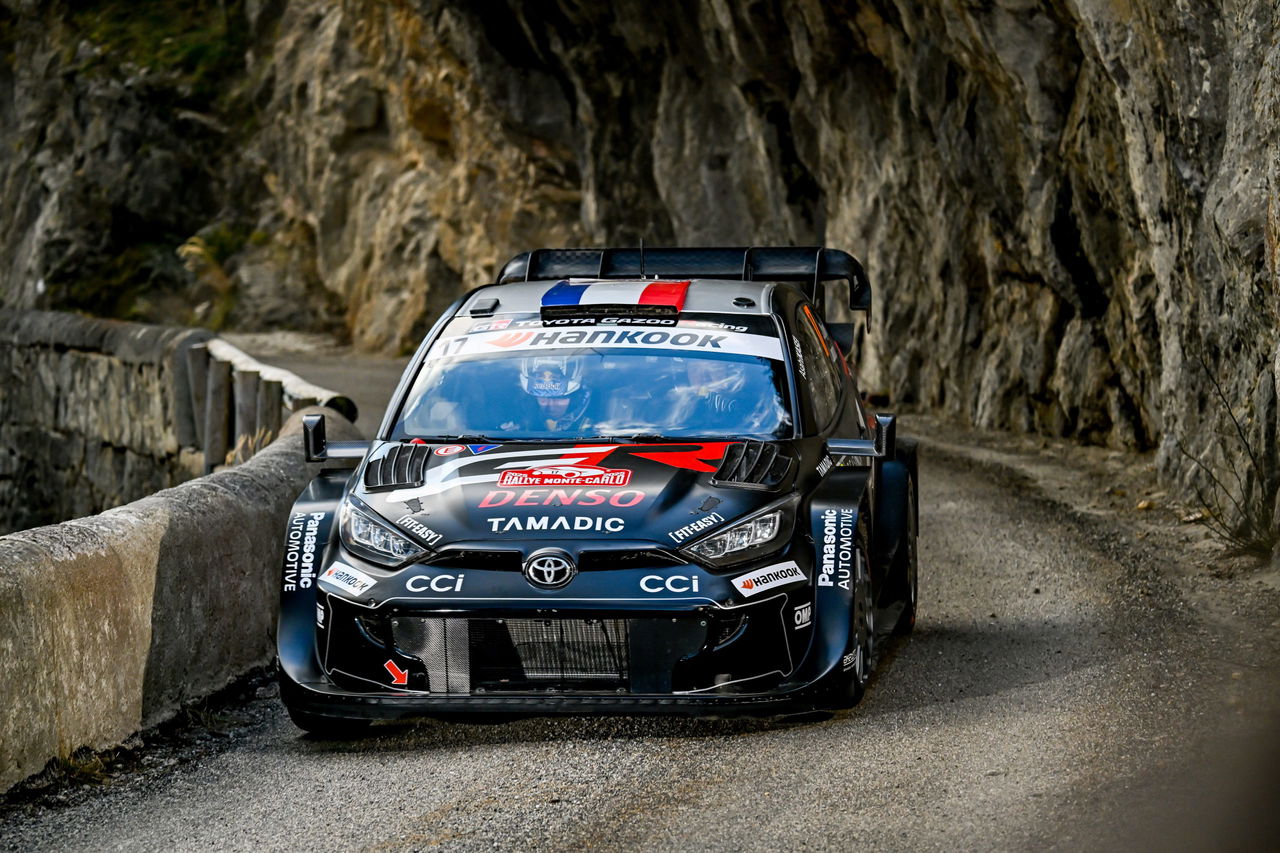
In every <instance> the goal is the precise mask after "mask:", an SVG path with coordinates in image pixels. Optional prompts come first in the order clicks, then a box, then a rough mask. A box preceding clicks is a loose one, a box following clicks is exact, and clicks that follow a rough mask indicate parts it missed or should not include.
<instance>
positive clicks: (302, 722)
mask: <svg viewBox="0 0 1280 853" xmlns="http://www.w3.org/2000/svg"><path fill="white" fill-rule="evenodd" d="M285 710H286V711H288V712H289V719H291V720H293V724H294V725H295V726H297V727H298V728H300V729H302V730H303V731H304V732H306V733H307V734H309V735H313V736H315V737H318V738H322V739H324V740H353V739H355V738H359V737H363V736H364V735H365V734H367V733H368V731H369V727H370V726H371V725H373V721H372V720H347V719H342V718H339V717H322V716H320V715H319V714H313V713H311V712H310V711H301V710H299V709H297V708H291V707H289V706H288V705H286V706H285Z"/></svg>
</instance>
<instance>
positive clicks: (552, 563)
mask: <svg viewBox="0 0 1280 853" xmlns="http://www.w3.org/2000/svg"><path fill="white" fill-rule="evenodd" d="M577 573H578V568H577V566H575V565H574V564H573V560H571V559H569V555H568V554H566V553H565V552H564V551H561V550H559V549H557V548H544V549H542V550H541V551H534V552H533V553H532V554H531V555H529V559H527V560H525V562H524V577H525V580H527V581H529V583H531V584H533V585H534V586H536V587H541V588H542V589H559V588H560V587H562V586H564V585H565V584H567V583H568V582H569V581H571V580H573V576H574V575H576V574H577Z"/></svg>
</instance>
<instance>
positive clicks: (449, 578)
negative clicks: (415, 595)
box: [404, 573, 466, 592]
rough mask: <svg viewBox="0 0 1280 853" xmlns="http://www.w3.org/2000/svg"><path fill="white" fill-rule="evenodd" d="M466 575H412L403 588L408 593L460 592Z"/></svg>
mask: <svg viewBox="0 0 1280 853" xmlns="http://www.w3.org/2000/svg"><path fill="white" fill-rule="evenodd" d="M464 578H466V574H465V573H464V574H458V575H414V576H413V577H411V578H409V580H408V581H406V582H405V585H404V588H405V589H407V590H409V592H462V581H463V579H464Z"/></svg>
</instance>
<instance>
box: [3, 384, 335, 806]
mask: <svg viewBox="0 0 1280 853" xmlns="http://www.w3.org/2000/svg"><path fill="white" fill-rule="evenodd" d="M313 410H314V411H324V412H326V413H327V414H328V415H329V430H330V432H331V434H332V435H333V436H334V437H335V438H339V439H341V438H343V437H344V436H345V437H346V438H349V439H352V438H356V437H358V433H357V432H356V430H355V428H354V427H353V426H352V425H351V424H350V423H349V422H347V421H345V420H344V419H343V418H342V417H340V416H338V415H336V414H335V412H334V411H333V410H325V409H313ZM300 424H301V412H300V413H298V414H295V415H294V417H292V418H291V419H290V420H289V421H288V423H287V424H286V425H285V427H284V429H283V430H282V432H281V436H280V438H278V439H277V440H276V441H274V442H273V443H272V444H271V445H269V446H268V447H266V448H265V449H263V450H262V451H261V452H260V453H258V454H257V455H256V456H255V457H254V458H253V459H251V460H249V461H248V462H246V463H244V464H242V465H238V466H235V467H232V468H226V469H223V470H221V471H218V472H216V473H213V474H211V475H209V476H206V477H201V478H199V479H196V480H192V481H190V482H187V483H183V484H181V485H179V486H176V487H174V488H171V489H166V490H164V491H161V492H159V493H157V494H155V495H152V496H150V497H146V498H143V499H141V500H138V501H135V502H133V503H130V504H127V505H125V506H122V507H118V508H116V509H111V510H108V511H106V512H104V513H102V514H100V515H96V516H92V517H89V518H81V519H77V520H74V521H68V522H64V523H62V524H58V525H53V526H49V527H41V528H35V529H32V530H26V531H22V532H18V533H14V534H11V535H9V536H4V537H0V791H4V790H7V789H8V788H9V787H11V786H12V785H13V784H14V783H16V782H18V781H20V780H22V779H24V778H26V777H27V776H30V775H31V774H33V773H36V772H38V771H40V770H41V769H42V768H43V767H44V766H45V764H46V763H47V762H48V761H49V760H50V759H51V758H53V757H56V756H62V757H66V756H69V755H70V754H71V753H72V752H74V751H75V750H76V749H78V748H80V747H82V746H88V747H91V748H94V749H103V748H107V747H110V746H113V745H117V744H119V743H121V742H123V741H124V740H125V739H126V738H127V737H129V736H130V735H131V734H132V733H134V732H136V731H138V730H139V729H141V728H145V727H147V726H150V725H153V724H155V723H158V722H160V721H162V720H163V719H165V718H166V717H168V716H170V715H172V714H173V713H174V712H175V711H176V710H177V709H178V708H179V706H180V705H181V704H182V703H183V702H186V701H190V700H193V699H196V698H199V697H202V696H206V695H208V694H210V693H212V692H215V691H217V690H219V689H221V688H222V687H224V686H226V685H227V684H228V683H229V682H230V681H232V680H233V679H234V678H235V677H237V676H238V675H240V674H242V673H243V672H245V671H247V670H248V669H250V668H252V667H254V666H258V665H262V664H265V663H267V662H269V661H270V660H271V658H272V654H273V652H274V646H273V642H272V638H273V634H274V624H275V611H276V605H277V601H278V589H277V587H278V572H279V567H280V562H281V559H282V556H283V545H284V537H283V531H284V526H285V522H286V518H287V516H288V512H289V509H290V507H291V506H292V504H293V501H294V499H295V498H296V497H297V495H298V494H299V492H301V490H302V489H303V487H304V486H305V485H306V483H307V482H308V480H309V478H310V477H311V476H312V475H313V473H314V471H313V470H309V468H314V467H316V466H308V465H307V464H306V463H305V462H304V461H303V455H302V439H301V435H300Z"/></svg>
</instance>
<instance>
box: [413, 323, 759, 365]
mask: <svg viewBox="0 0 1280 853" xmlns="http://www.w3.org/2000/svg"><path fill="white" fill-rule="evenodd" d="M566 347H607V348H609V349H641V350H655V349H675V350H689V351H691V352H709V353H710V352H722V353H732V354H733V355H750V356H756V357H760V358H770V359H774V360H775V361H781V360H782V344H781V343H780V342H779V340H778V339H777V338H775V337H770V336H768V335H750V334H746V333H744V332H730V331H707V332H692V331H678V330H668V329H647V330H646V329H604V328H600V327H598V326H597V327H594V328H591V329H546V330H544V331H533V330H525V331H519V330H507V331H494V332H479V333H474V332H473V333H471V334H465V335H458V336H457V337H453V338H448V339H446V340H443V341H440V343H438V344H437V345H436V346H434V347H432V348H431V352H430V353H428V354H427V360H429V361H434V360H435V359H439V358H451V357H453V356H460V355H484V354H487V353H489V354H491V353H497V352H521V351H524V350H543V349H557V348H566Z"/></svg>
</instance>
